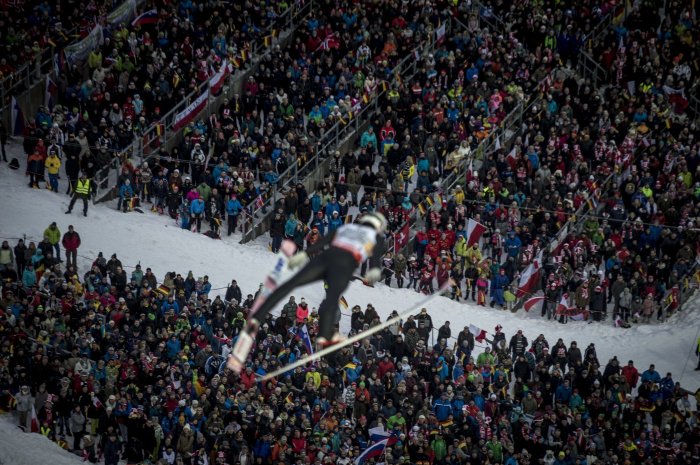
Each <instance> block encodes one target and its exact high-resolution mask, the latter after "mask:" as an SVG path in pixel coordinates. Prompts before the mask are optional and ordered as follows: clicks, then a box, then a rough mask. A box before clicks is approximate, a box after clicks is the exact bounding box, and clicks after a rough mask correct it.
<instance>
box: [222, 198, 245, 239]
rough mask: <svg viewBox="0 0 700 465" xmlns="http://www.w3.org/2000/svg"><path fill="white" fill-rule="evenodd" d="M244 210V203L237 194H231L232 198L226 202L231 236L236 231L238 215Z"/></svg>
mask: <svg viewBox="0 0 700 465" xmlns="http://www.w3.org/2000/svg"><path fill="white" fill-rule="evenodd" d="M241 210H243V205H241V202H240V201H239V200H238V198H237V196H236V194H233V195H231V198H230V199H228V202H226V215H227V217H228V235H229V236H230V235H231V234H233V233H234V232H235V231H236V227H237V226H238V215H239V214H240V213H241Z"/></svg>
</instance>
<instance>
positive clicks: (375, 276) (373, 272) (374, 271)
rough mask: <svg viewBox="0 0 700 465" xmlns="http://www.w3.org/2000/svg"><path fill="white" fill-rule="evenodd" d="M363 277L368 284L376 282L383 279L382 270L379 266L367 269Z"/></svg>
mask: <svg viewBox="0 0 700 465" xmlns="http://www.w3.org/2000/svg"><path fill="white" fill-rule="evenodd" d="M363 279H364V280H365V282H366V283H367V284H374V283H376V282H377V281H379V280H380V279H382V270H380V269H379V268H370V269H369V270H367V273H365V276H364V277H363Z"/></svg>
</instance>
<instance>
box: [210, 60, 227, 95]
mask: <svg viewBox="0 0 700 465" xmlns="http://www.w3.org/2000/svg"><path fill="white" fill-rule="evenodd" d="M230 72H231V68H230V65H229V64H228V61H226V60H224V62H223V63H222V64H221V68H219V71H218V72H217V73H216V74H215V75H213V76H212V77H211V78H209V92H211V93H212V94H217V93H218V92H219V91H220V90H221V87H223V85H224V82H225V81H226V76H228V75H229V73H230Z"/></svg>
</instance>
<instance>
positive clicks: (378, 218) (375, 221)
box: [358, 212, 386, 232]
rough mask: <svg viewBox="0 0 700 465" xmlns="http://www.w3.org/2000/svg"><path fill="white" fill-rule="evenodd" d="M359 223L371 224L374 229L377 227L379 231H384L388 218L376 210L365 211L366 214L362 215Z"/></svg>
mask: <svg viewBox="0 0 700 465" xmlns="http://www.w3.org/2000/svg"><path fill="white" fill-rule="evenodd" d="M358 223H359V224H364V225H367V226H371V227H373V228H374V229H376V230H377V232H382V231H384V228H386V218H384V215H382V214H381V213H376V212H375V213H365V214H364V215H362V217H361V218H360V220H359V221H358Z"/></svg>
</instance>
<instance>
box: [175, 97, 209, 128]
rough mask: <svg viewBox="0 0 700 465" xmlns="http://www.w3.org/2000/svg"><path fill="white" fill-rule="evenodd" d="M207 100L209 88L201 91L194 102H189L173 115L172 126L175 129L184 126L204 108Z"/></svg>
mask: <svg viewBox="0 0 700 465" xmlns="http://www.w3.org/2000/svg"><path fill="white" fill-rule="evenodd" d="M208 101H209V89H207V90H205V91H204V92H202V95H200V96H199V97H197V98H196V99H195V100H194V102H192V103H190V104H189V106H188V107H187V108H185V109H184V110H182V111H181V112H180V113H178V114H177V115H175V120H174V122H173V128H174V129H175V130H178V129H181V128H184V127H185V126H187V125H188V124H190V122H191V121H192V120H193V119H195V118H196V117H197V115H198V114H199V112H201V111H202V110H204V107H206V106H207V102H208Z"/></svg>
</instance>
